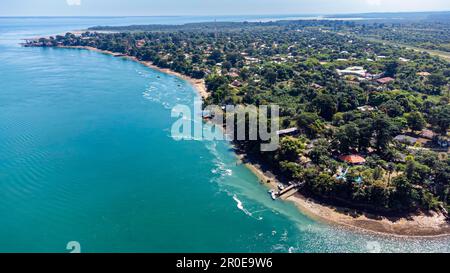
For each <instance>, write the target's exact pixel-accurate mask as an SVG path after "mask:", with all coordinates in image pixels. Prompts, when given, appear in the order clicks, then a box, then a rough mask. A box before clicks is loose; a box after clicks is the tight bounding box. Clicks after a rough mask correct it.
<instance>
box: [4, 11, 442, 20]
mask: <svg viewBox="0 0 450 273" xmlns="http://www.w3.org/2000/svg"><path fill="white" fill-rule="evenodd" d="M448 12H450V10H421V11H419V10H417V11H373V12H370V11H368V12H351V13H348V12H335V13H319V12H306V13H250V14H244V13H243V14H172V15H169V14H167V15H165V14H161V15H0V18H33V17H34V18H39V17H41V18H42V17H48V18H49V17H52V18H58V17H59V18H82V17H84V18H89V17H91V18H93V17H97V18H98V17H104V18H108V17H109V18H111V17H202V16H205V17H214V16H218V17H225V16H230V17H233V16H305V15H309V16H312V15H314V16H332V15H364V14H396V13H404V14H407V13H448Z"/></svg>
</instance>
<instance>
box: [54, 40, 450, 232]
mask: <svg viewBox="0 0 450 273" xmlns="http://www.w3.org/2000/svg"><path fill="white" fill-rule="evenodd" d="M57 48H69V49H84V50H89V51H95V52H99V53H103V54H107V55H111V56H114V57H121V58H126V59H129V60H132V61H135V62H138V63H141V64H142V65H144V66H146V67H149V68H151V69H154V70H157V71H159V72H162V73H165V74H169V75H173V76H176V77H179V78H181V79H183V80H185V81H187V82H189V83H190V84H191V85H192V86H193V87H194V89H195V91H196V92H197V94H198V95H199V96H200V97H202V99H206V98H208V97H209V93H208V92H207V88H206V85H205V81H204V80H200V79H194V78H191V77H189V76H186V75H183V74H181V73H178V72H175V71H173V70H171V69H169V68H160V67H158V66H156V65H154V64H153V63H152V62H146V61H140V60H138V59H137V58H136V57H131V56H127V55H124V54H121V53H116V52H112V51H107V50H100V49H98V48H94V47H89V46H58V47H57ZM236 155H237V157H238V160H240V161H242V160H243V159H244V157H245V155H242V154H236ZM243 164H244V165H245V166H246V167H247V168H248V169H249V170H250V171H251V172H252V173H253V174H255V176H257V177H258V180H259V181H260V183H261V184H262V185H265V186H266V187H269V188H272V189H277V185H278V183H279V181H278V179H277V178H276V177H275V176H274V175H273V174H268V173H265V172H264V171H263V170H262V169H261V168H260V166H258V165H257V164H254V163H252V162H245V163H243ZM267 181H270V182H267ZM268 198H269V197H268ZM285 200H286V201H290V202H292V203H293V204H294V205H295V206H296V207H297V209H298V210H299V211H300V212H301V213H303V214H305V215H307V216H308V217H310V218H312V219H314V220H317V221H320V222H323V223H327V224H330V225H338V226H343V227H347V228H350V229H354V230H359V231H363V232H371V233H377V234H381V235H388V236H396V237H427V238H433V237H444V236H450V224H449V223H448V222H447V221H446V220H445V217H444V216H443V215H441V214H438V213H436V212H431V213H430V215H425V214H418V215H411V216H409V217H403V218H397V219H395V220H391V219H388V218H387V217H384V216H376V215H371V214H368V213H362V212H358V211H356V210H353V209H346V208H341V207H334V206H329V205H325V204H320V203H318V202H316V201H314V200H312V199H311V198H307V197H305V196H303V195H302V194H300V193H295V194H292V195H290V196H289V197H287V198H285V199H283V201H285Z"/></svg>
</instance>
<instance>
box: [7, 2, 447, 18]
mask: <svg viewBox="0 0 450 273" xmlns="http://www.w3.org/2000/svg"><path fill="white" fill-rule="evenodd" d="M435 10H447V11H449V10H450V0H39V1H36V0H1V1H0V16H33V15H34V16H52V15H60V16H113V15H136V16H137V15H149V16H150V15H151V16H154V15H244V14H245V15H250V14H304V13H319V14H333V13H359V12H394V11H435Z"/></svg>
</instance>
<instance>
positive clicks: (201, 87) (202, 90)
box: [57, 46, 209, 99]
mask: <svg viewBox="0 0 450 273" xmlns="http://www.w3.org/2000/svg"><path fill="white" fill-rule="evenodd" d="M57 48H70V49H85V50H89V51H95V52H98V53H102V54H107V55H111V56H114V57H121V58H126V59H129V60H132V61H135V62H138V63H140V64H142V65H144V66H147V67H149V68H151V69H154V70H157V71H159V72H162V73H165V74H169V75H173V76H176V77H178V78H181V79H183V80H185V81H187V82H189V83H190V84H191V85H192V86H193V87H194V89H195V91H196V92H197V94H198V95H199V96H200V97H202V98H203V99H207V98H208V97H209V93H208V91H207V88H206V84H205V81H204V80H200V79H194V78H191V77H189V76H186V75H183V74H181V73H178V72H175V71H173V70H171V69H169V68H160V67H158V66H156V65H154V64H153V63H152V62H146V61H141V60H139V59H137V58H136V57H131V56H127V55H123V54H121V53H117V52H112V51H108V50H101V49H98V48H95V47H90V46H58V47H57Z"/></svg>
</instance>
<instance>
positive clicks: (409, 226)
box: [240, 156, 450, 237]
mask: <svg viewBox="0 0 450 273" xmlns="http://www.w3.org/2000/svg"><path fill="white" fill-rule="evenodd" d="M240 158H241V159H242V156H240ZM245 165H246V166H247V168H249V169H250V170H251V171H252V172H253V173H254V174H255V175H256V176H257V177H258V178H259V180H260V181H261V184H264V185H266V186H267V187H269V188H272V189H277V185H278V183H279V181H278V180H277V179H276V177H275V176H274V175H273V174H271V173H266V172H264V171H262V170H261V168H260V167H259V166H258V165H257V164H252V163H245ZM267 198H270V197H269V196H268V197H267ZM284 200H287V201H290V202H293V203H294V204H295V206H296V207H297V208H298V209H299V210H300V211H301V212H302V213H303V214H305V215H307V216H309V217H311V218H313V219H315V220H317V221H321V222H323V223H327V224H331V225H339V226H344V227H347V228H351V229H356V230H359V231H366V232H373V233H378V234H382V235H390V236H397V237H441V236H450V223H449V222H448V221H446V219H445V216H444V215H442V214H440V213H437V212H430V213H429V214H424V213H419V214H417V215H410V216H408V217H404V218H388V217H383V216H377V215H371V214H368V213H363V212H360V211H356V210H352V209H347V208H340V207H334V206H329V205H326V204H321V203H319V202H317V201H316V200H313V199H311V198H307V197H305V196H303V195H302V194H300V193H295V194H293V195H290V196H288V197H287V198H285V199H284Z"/></svg>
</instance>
